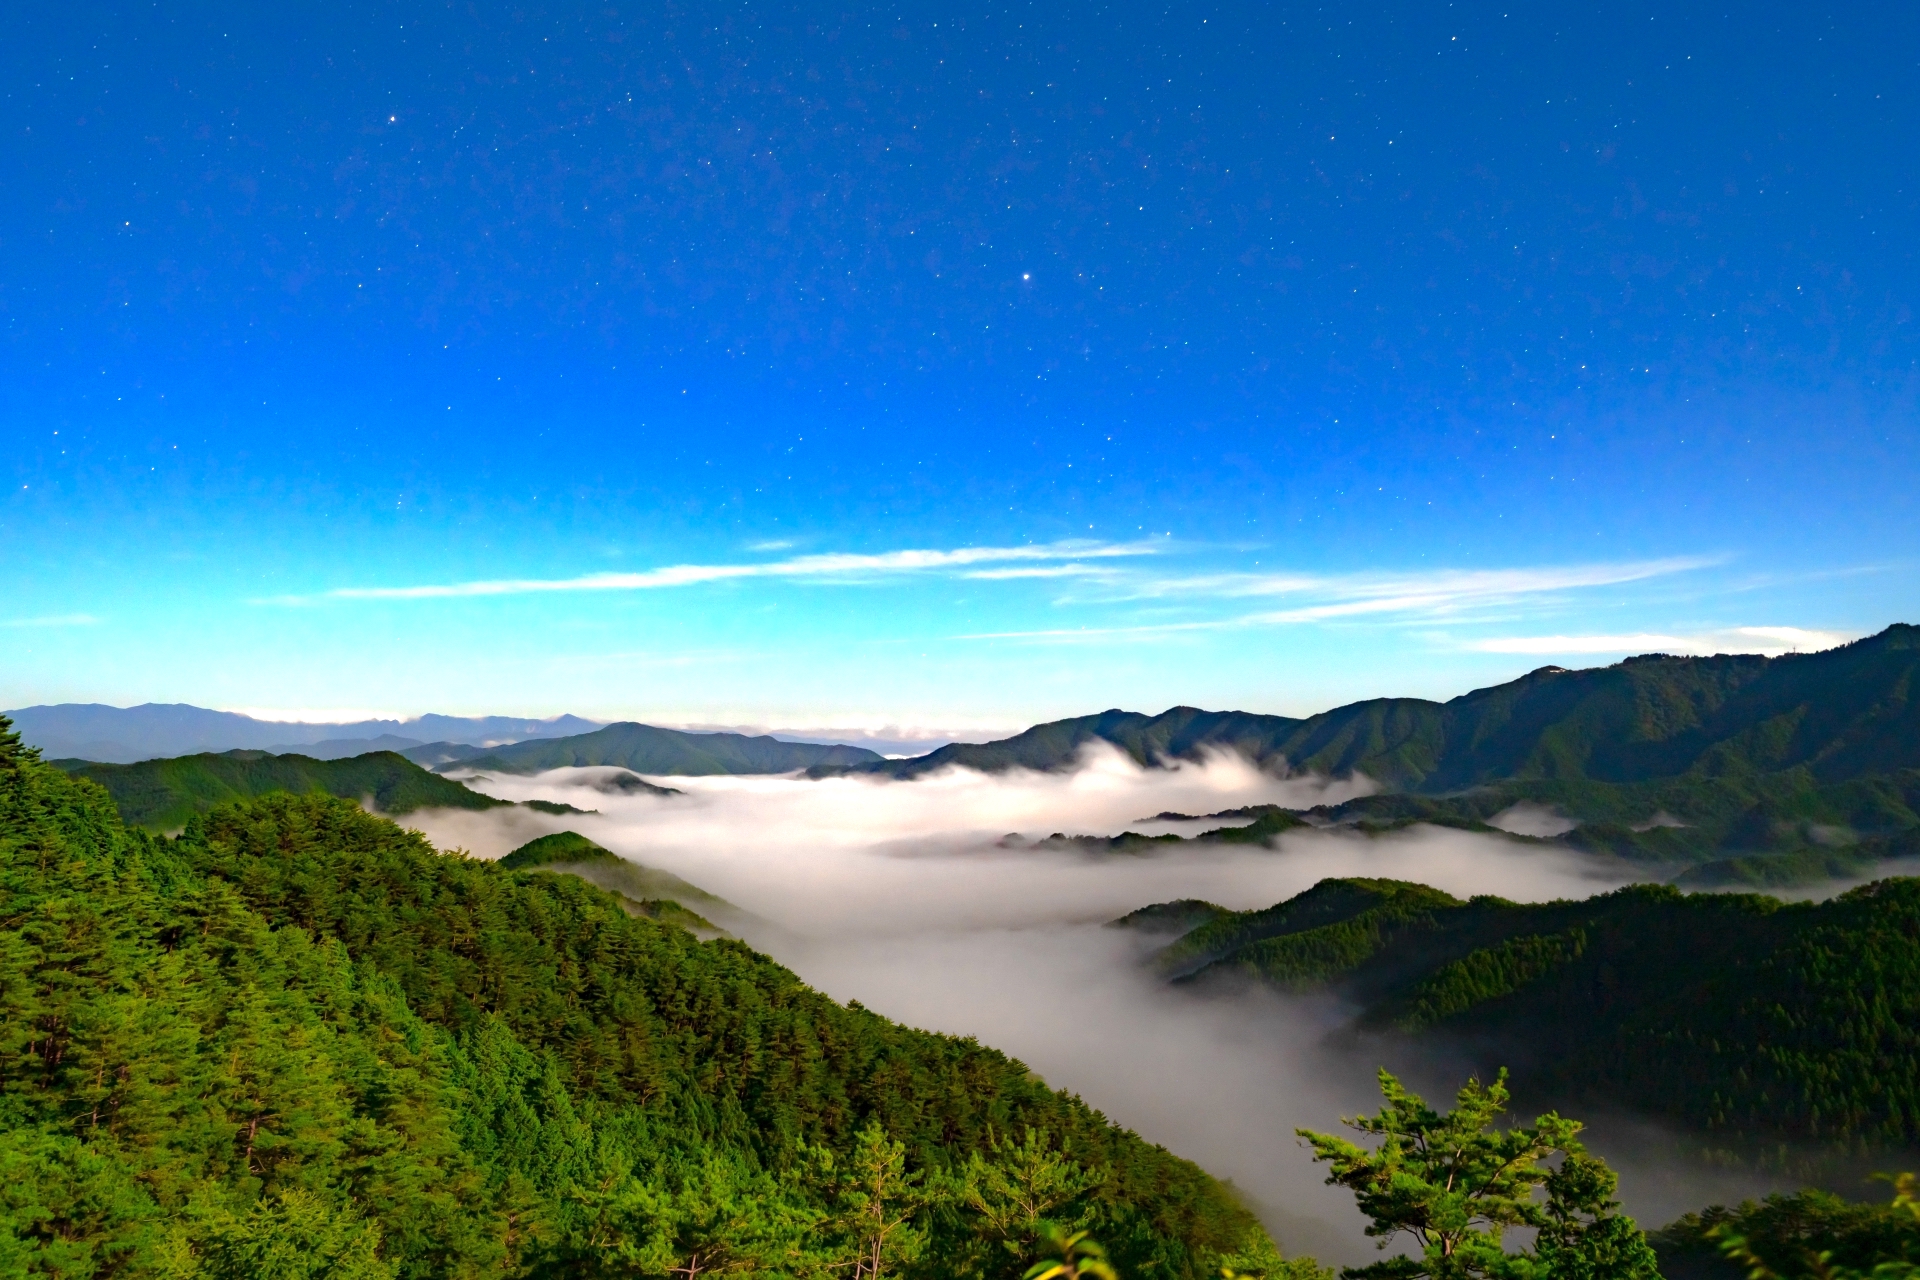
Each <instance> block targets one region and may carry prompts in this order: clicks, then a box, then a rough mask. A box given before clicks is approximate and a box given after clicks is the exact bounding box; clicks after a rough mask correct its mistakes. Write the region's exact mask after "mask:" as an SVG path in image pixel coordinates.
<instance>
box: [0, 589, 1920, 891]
mask: <svg viewBox="0 0 1920 1280" xmlns="http://www.w3.org/2000/svg"><path fill="white" fill-rule="evenodd" d="M1916 688H1920V628H1916V627H1914V626H1910V625H1907V624H1897V625H1895V626H1891V627H1888V628H1887V629H1886V630H1885V631H1883V632H1881V633H1880V634H1878V635H1875V636H1871V637H1868V638H1867V639H1864V640H1860V641H1856V642H1855V643H1853V644H1850V645H1846V646H1843V647H1841V648H1837V649H1830V650H1828V651H1826V652H1824V653H1814V654H1794V655H1788V656H1785V657H1779V658H1764V657H1757V656H1751V655H1719V656H1716V657H1672V656H1667V655H1661V654H1652V655H1647V656H1644V657H1638V658H1629V659H1627V660H1626V661H1624V662H1620V663H1616V664H1614V665H1612V666H1609V667H1598V668H1591V669H1587V670H1581V671H1569V670H1566V669H1564V668H1561V667H1542V668H1540V669H1539V670H1537V671H1534V672H1531V673H1529V674H1527V675H1525V676H1522V677H1520V678H1519V679H1517V680H1513V681H1510V682H1508V683H1506V684H1502V685H1496V686H1494V687H1492V688H1488V689H1478V690H1475V691H1473V692H1471V693H1467V694H1463V695H1462V696H1460V697H1458V698H1454V699H1452V700H1451V701H1448V702H1431V701H1427V700H1425V699H1420V698H1378V699H1373V700H1370V701H1367V702H1357V703H1353V704H1351V705H1349V706H1345V707H1338V708H1335V709H1334V710H1332V711H1327V712H1323V713H1321V714H1319V715H1315V716H1309V717H1306V718H1304V719H1299V718H1294V717H1290V716H1270V715H1260V714H1257V713H1253V712H1244V711H1202V710H1198V709H1195V708H1193V707H1175V708H1173V709H1172V710H1170V711H1165V712H1162V713H1161V714H1159V715H1144V714H1141V713H1139V712H1133V711H1119V710H1114V711H1105V712H1101V713H1100V714H1098V715H1091V716H1081V717H1078V718H1075V719H1071V720H1057V721H1053V722H1051V723H1048V724H1042V725H1036V726H1035V727H1033V728H1031V729H1028V730H1027V731H1026V732H1024V733H1021V734H1018V735H1016V736H1014V737H1011V738H1006V739H1003V740H1000V741H997V742H988V743H980V744H972V743H954V744H951V745H948V746H944V747H941V748H940V749H939V750H936V751H933V752H930V753H928V754H926V755H922V756H917V757H914V758H911V759H906V760H889V759H885V758H883V757H881V756H880V755H878V754H876V753H875V752H872V751H869V750H866V749H865V748H862V747H853V746H846V745H836V744H830V743H803V742H787V741H784V740H781V739H777V738H774V737H771V736H766V735H761V736H750V735H746V734H739V733H724V732H722V733H688V732H684V731H681V730H675V729H662V728H657V727H654V726H650V725H644V724H636V723H632V722H622V723H618V724H611V725H605V726H594V724H593V722H592V721H587V720H582V719H580V718H578V717H575V716H561V717H558V718H556V719H553V720H513V719H509V718H506V717H497V716H496V717H484V718H476V719H460V718H457V717H452V716H422V717H420V718H419V719H417V720H409V721H404V722H401V721H366V722H362V723H360V724H357V725H324V726H322V725H291V724H276V723H271V722H265V721H258V720H252V719H249V718H248V717H245V716H239V715H235V714H233V713H230V712H216V711H205V710H202V709H200V708H197V707H185V706H154V705H149V706H145V707H133V708H128V709H125V710H120V709H116V708H112V707H95V706H71V705H69V706H61V707H29V708H26V709H25V710H23V711H19V712H15V713H13V715H14V716H15V717H16V720H17V723H18V724H19V725H20V727H21V731H22V733H23V735H24V736H25V738H26V740H27V741H28V742H30V743H34V744H35V745H39V746H41V747H42V748H43V749H45V751H46V754H47V755H48V756H49V757H55V756H62V757H69V758H72V757H78V758H82V759H92V760H101V759H106V760H114V759H126V758H141V757H142V753H144V752H146V751H147V750H148V749H149V748H150V747H151V746H152V745H154V744H156V743H159V742H161V741H166V742H168V743H178V742H179V741H181V740H182V739H183V738H190V737H195V736H196V735H197V736H198V738H199V739H211V740H214V741H216V742H219V743H225V742H231V741H233V740H234V739H236V738H248V737H251V738H253V739H257V740H266V741H267V742H268V743H269V744H270V745H269V747H268V749H269V750H277V751H279V752H281V753H286V752H288V751H289V749H291V751H292V752H295V753H297V754H298V755H300V756H308V757H314V758H317V759H320V758H344V757H348V756H354V757H358V756H361V755H364V754H365V753H367V752H369V751H377V750H381V749H383V748H384V749H397V750H398V752H399V754H401V755H404V756H405V757H406V758H407V759H408V760H411V761H412V762H414V763H416V764H420V765H423V766H426V767H428V768H432V769H434V770H436V771H438V772H441V773H448V772H462V771H474V772H485V771H491V772H499V773H520V774H527V773H537V772H540V771H542V770H546V769H554V768H560V767H565V766H581V765H602V766H617V767H619V768H622V769H626V770H631V771H633V772H634V773H637V774H649V775H654V776H675V775H679V776H698V775H712V774H770V773H790V772H794V771H802V770H804V771H806V772H807V773H808V774H809V775H810V776H813V777H816V778H818V777H829V776H834V775H839V774H850V773H869V774H877V775H881V776H885V777H892V778H899V779H911V778H917V777H922V776H925V775H926V774H928V773H931V772H933V771H935V770H937V769H941V768H945V767H949V766H953V767H962V768H968V769H975V770H979V771H981V772H986V773H998V772H1004V771H1006V770H1009V769H1015V768H1021V769H1033V770H1055V771H1057V770H1063V769H1068V768H1071V767H1073V766H1074V765H1075V764H1076V763H1077V761H1078V760H1079V759H1080V756H1081V753H1082V752H1083V751H1084V750H1085V749H1086V748H1087V747H1088V746H1089V745H1091V744H1095V743H1104V744H1107V745H1109V746H1112V747H1115V748H1117V749H1119V750H1120V751H1123V752H1125V753H1126V754H1127V755H1128V756H1130V757H1131V758H1132V759H1134V760H1136V761H1138V762H1139V763H1140V764H1142V765H1143V766H1147V767H1158V766H1164V765H1167V764H1171V763H1173V762H1176V761H1182V760H1188V761H1191V760H1198V759H1202V758H1204V757H1205V756H1206V755H1207V754H1208V753H1210V752H1235V753H1238V754H1239V755H1241V756H1244V757H1246V758H1247V759H1249V760H1251V761H1253V762H1255V763H1257V764H1259V765H1261V766H1262V767H1264V768H1267V769H1269V770H1272V771H1274V772H1276V773H1299V772H1311V773H1319V774H1332V775H1346V774H1353V773H1360V774H1364V775H1366V776H1367V777H1369V778H1371V779H1373V780H1374V781H1376V782H1378V783H1379V784H1380V785H1381V787H1382V794H1378V795H1373V796H1368V797H1363V798H1361V799H1358V800H1353V801H1349V802H1348V803H1346V804H1344V805H1340V806H1337V807H1332V808H1326V809H1318V810H1313V811H1310V812H1306V813H1302V814H1298V815H1289V814H1283V813H1281V812H1279V811H1277V810H1275V811H1274V812H1272V813H1260V814H1255V813H1252V812H1251V811H1249V813H1248V814H1247V815H1246V816H1252V817H1255V818H1256V819H1257V822H1256V825H1255V826H1254V827H1253V828H1248V829H1246V833H1245V834H1246V835H1247V837H1248V838H1265V837H1267V836H1269V835H1272V834H1276V833H1278V832H1279V831H1281V830H1284V829H1286V828H1287V827H1288V826H1294V825H1300V824H1303V823H1315V824H1321V825H1325V824H1330V823H1331V824H1353V825H1359V826H1362V827H1365V828H1366V829H1369V830H1379V829H1383V828H1388V827H1393V826H1403V825H1406V824H1408V823H1412V822H1429V823H1440V824H1443V825H1451V826H1456V827H1463V828H1467V829H1470V830H1480V831H1489V830H1493V829H1495V828H1502V829H1509V828H1511V827H1512V823H1511V822H1510V821H1509V820H1508V819H1507V818H1506V817H1505V816H1503V815H1505V814H1506V811H1507V810H1509V809H1511V808H1512V807H1513V806H1515V805H1516V804H1526V805H1530V806H1533V807H1534V808H1535V809H1546V810H1550V811H1552V813H1553V814H1554V815H1557V816H1558V817H1560V818H1561V819H1562V820H1563V821H1564V822H1571V823H1574V824H1576V829H1575V830H1573V831H1572V832H1570V833H1568V834H1567V835H1565V836H1564V837H1560V838H1559V839H1560V840H1561V842H1562V843H1564V844H1566V845H1569V846H1572V847H1576V848H1582V849H1585V850H1587V851H1590V852H1596V853H1603V854H1609V855H1614V856H1619V857H1623V858H1627V859H1631V860H1634V861H1638V862H1642V863H1647V864H1653V865H1656V866H1661V867H1669V868H1675V869H1676V870H1674V871H1673V872H1672V873H1671V874H1676V875H1678V874H1681V873H1682V872H1684V873H1685V874H1686V876H1687V882H1688V883H1693V884H1741V883H1745V884H1760V885H1783V884H1791V883H1796V882H1801V881H1805V880H1807V879H1809V878H1819V877H1824V876H1829V875H1835V874H1857V873H1859V872H1861V871H1862V870H1864V869H1865V868H1867V867H1869V866H1871V865H1873V864H1875V863H1877V862H1879V861H1881V860H1884V859H1886V858H1891V857H1903V856H1908V855H1913V854H1916V853H1920V701H1916V699H1915V698H1914V696H1913V695H1914V691H1915V690H1916ZM583 727H584V728H586V729H587V730H588V731H587V732H579V731H578V730H580V729H581V728H583ZM402 728H403V729H406V730H409V731H411V732H413V733H420V734H427V733H433V734H435V735H436V738H435V740H432V741H415V740H413V739H411V738H408V737H407V736H405V735H404V734H399V733H393V732H391V730H394V729H402ZM374 730H379V731H380V732H378V733H374V732H372V731H374ZM569 730H572V732H567V731H569ZM349 731H352V733H353V734H354V735H364V736H349ZM294 732H302V733H306V734H308V735H310V736H311V737H312V738H313V739H314V740H313V741H311V742H307V743H304V744H290V743H287V742H285V741H282V740H283V739H286V738H287V737H288V735H289V734H290V733H294ZM108 735H112V736H108ZM508 737H513V738H517V739H518V740H516V741H512V742H504V743H503V740H504V739H506V738H508ZM62 744H64V746H63V745H62ZM88 744H91V745H88ZM103 744H105V745H104V746H103ZM402 744H406V745H402ZM242 745H245V744H244V743H243V744H242ZM107 747H111V750H110V751H109V750H108V749H107ZM69 767H70V761H69ZM223 767H224V766H223ZM137 820H138V819H136V821H137ZM1216 838H1223V837H1216Z"/></svg>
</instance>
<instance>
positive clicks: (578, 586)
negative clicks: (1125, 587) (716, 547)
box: [258, 540, 1163, 604]
mask: <svg viewBox="0 0 1920 1280" xmlns="http://www.w3.org/2000/svg"><path fill="white" fill-rule="evenodd" d="M1162 549H1163V548H1161V547H1160V546H1158V545H1156V544H1154V543H1150V542H1131V543H1113V542H1089V541H1085V540H1073V541H1067V542H1052V543H1045V544H1039V545H1033V546H1024V547H957V548H952V549H949V550H906V551H884V552H879V553H877V554H871V555H858V554H852V553H830V554H824V555H810V556H794V557H792V558H790V559H787V560H770V561H765V562H762V563H757V564H682V565H671V566H668V567H666V568H662V569H648V570H645V571H643V572H639V573H591V574H586V575H584V576H581V577H577V578H497V579H489V580H485V581H479V582H453V583H435V584H428V585H421V586H402V587H337V588H335V589H333V590H331V591H323V592H319V593H317V594H314V595H295V596H275V597H271V598H268V599H266V600H262V601H259V602H258V603H262V604H317V603H320V602H323V601H328V600H443V599H455V598H461V597H472V596H511V595H531V594H536V593H541V592H558V591H569V592H571V591H650V590H658V589H661V588H666V587H686V586H693V585H696V584H699V583H704V582H725V581H731V580H737V579H743V578H809V579H815V580H821V581H841V582H856V581H865V580H870V579H874V578H883V577H890V576H898V575H903V574H915V573H929V572H939V571H943V570H955V569H964V568H966V567H967V566H969V565H976V564H1006V563H1010V562H1020V561H1040V562H1047V561H1059V560H1076V561H1077V560H1089V559H1113V558H1118V557H1126V556H1143V555H1153V554H1155V553H1156V552H1158V551H1160V550H1162Z"/></svg>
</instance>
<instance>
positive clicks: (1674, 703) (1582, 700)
mask: <svg viewBox="0 0 1920 1280" xmlns="http://www.w3.org/2000/svg"><path fill="white" fill-rule="evenodd" d="M1916 686H1920V627H1915V626H1913V625H1911V624H1907V623H1895V624H1893V625H1891V626H1889V627H1887V628H1886V629H1885V630H1883V631H1881V632H1879V633H1878V634H1876V635H1872V636H1868V637H1865V638H1864V639H1861V640H1856V641H1854V642H1852V643H1851V644H1847V645H1842V646H1839V647H1837V648H1834V649H1828V650H1823V651H1821V652H1819V653H1812V654H1787V655H1783V656H1781V657H1777V658H1768V657H1763V656H1760V655H1742V654H1719V655H1715V656H1712V657H1687V656H1673V655H1667V654H1643V655H1638V656H1635V657H1631V658H1627V659H1624V660H1623V661H1621V662H1617V663H1614V664H1612V665H1611V666H1606V667H1588V668H1581V669H1577V670H1574V669H1568V668H1565V667H1557V666H1543V667H1538V668H1536V669H1534V670H1533V671H1530V672H1528V673H1527V674H1525V675H1523V676H1520V677H1518V678H1517V679H1515V680H1510V681H1507V682H1505V683H1503V684H1499V685H1491V686H1488V687H1486V688H1482V689H1474V690H1470V691H1468V692H1466V693H1464V694H1461V695H1459V696H1458V697H1455V698H1451V699H1449V700H1447V701H1445V702H1434V701H1431V700H1429V699H1424V698H1370V699H1365V700H1362V701H1360V702H1354V703H1348V704H1347V705H1345V706H1341V707H1335V708H1333V709H1331V710H1329V711H1323V712H1320V713H1318V714H1316V715H1312V716H1307V717H1304V718H1297V717H1292V716H1271V715H1263V714H1260V713H1256V712H1244V711H1203V710H1200V709H1199V708H1195V707H1187V706H1177V707H1172V708H1169V709H1168V710H1166V711H1164V712H1161V713H1160V714H1159V715H1157V716H1152V715H1147V714H1145V713H1142V712H1135V711H1123V710H1119V709H1117V708H1116V709H1110V710H1107V711H1103V712H1099V713H1097V714H1095V715H1089V716H1078V717H1073V718H1070V719H1066V720H1056V721H1051V722H1048V723H1046V724H1040V725H1035V726H1033V727H1032V728H1030V729H1027V730H1026V731H1025V732H1023V733H1020V734H1016V735H1015V736H1013V737H1011V738H1005V739H1001V740H999V741H996V742H988V743H979V744H972V743H953V744H950V745H948V746H946V747H942V748H941V749H939V750H938V751H934V752H931V753H929V754H927V755H924V756H916V757H912V758H910V759H907V760H887V761H880V762H877V763H869V764H865V765H860V766H854V767H852V768H843V769H839V770H838V771H841V772H865V773H877V774H884V775H886V776H889V777H895V778H913V777H919V776H921V775H923V774H926V773H929V772H932V771H933V770H935V769H939V768H942V767H945V766H948V765H959V766H962V767H966V768H973V769H978V770H980V771H982V772H989V773H992V772H1003V771H1005V770H1007V769H1012V768H1027V769H1036V770H1058V769H1062V768H1067V767H1070V766H1071V765H1072V764H1073V763H1074V761H1075V759H1076V757H1077V755H1078V753H1079V752H1080V751H1081V750H1082V749H1084V748H1085V747H1086V746H1087V745H1088V744H1089V743H1092V742H1096V741H1099V742H1105V743H1107V744H1108V745H1111V746H1114V747H1116V748H1118V749H1119V750H1121V751H1122V752H1124V753H1125V754H1127V755H1128V756H1129V757H1131V758H1132V759H1133V760H1134V761H1135V762H1136V763H1138V764H1141V765H1143V766H1147V767H1154V766H1157V765H1161V764H1164V763H1168V762H1171V761H1174V760H1189V761H1191V760H1199V759H1201V758H1202V757H1203V755H1204V754H1205V753H1206V752H1207V751H1209V750H1226V749H1231V750H1235V751H1238V752H1239V753H1240V754H1242V755H1244V756H1246V757H1247V758H1248V759H1250V760H1252V761H1253V762H1254V763H1256V764H1259V765H1261V766H1263V767H1268V768H1273V769H1276V770H1277V771H1278V770H1284V771H1287V772H1308V773H1323V774H1333V775H1346V774H1352V773H1354V772H1360V773H1365V774H1366V775H1367V776H1368V777H1370V778H1372V779H1374V780H1375V781H1376V782H1379V783H1381V784H1382V785H1383V786H1384V787H1386V788H1388V789H1390V790H1398V791H1410V792H1416V793H1422V794H1442V793H1445V792H1449V791H1457V790H1461V789H1464V788H1468V787H1472V786H1476V785H1481V784H1484V783H1490V782H1499V781H1508V780H1511V779H1550V778H1561V779H1566V778H1591V779H1593V780H1595V781H1602V782H1612V783H1629V782H1640V781H1646V780H1648V779H1651V778H1657V777H1671V776H1675V775H1678V774H1681V773H1685V772H1687V771H1689V770H1690V769H1699V770H1703V771H1708V772H1725V771H1736V772H1737V771H1740V770H1741V769H1742V768H1743V767H1750V768H1751V769H1755V770H1760V771H1769V772H1770V771H1778V770H1780V769H1784V768H1790V767H1799V766H1804V767H1806V768H1808V769H1810V770H1811V771H1812V772H1813V774H1814V776H1816V777H1817V778H1819V779H1820V780H1821V781H1835V780H1841V779H1844V778H1847V777H1854V776H1859V775H1860V774H1862V773H1866V772H1880V771H1884V770H1886V769H1890V768H1912V767H1920V701H1916V700H1915V699H1914V698H1913V697H1912V696H1911V694H1912V691H1913V690H1914V689H1915V687H1916ZM1867 690H1872V691H1876V692H1875V693H1873V694H1865V693H1863V691H1867ZM830 771H833V770H832V768H831V767H828V768H821V769H818V770H816V771H815V772H816V776H824V775H825V774H826V773H828V772H830Z"/></svg>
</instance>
